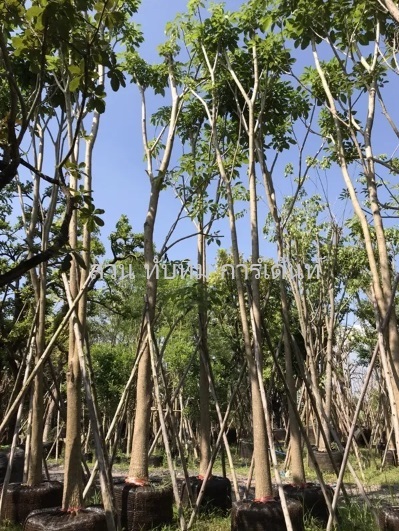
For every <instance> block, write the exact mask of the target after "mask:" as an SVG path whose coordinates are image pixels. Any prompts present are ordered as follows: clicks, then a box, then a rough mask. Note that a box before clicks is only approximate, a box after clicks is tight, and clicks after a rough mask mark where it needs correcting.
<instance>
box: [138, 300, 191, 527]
mask: <svg viewBox="0 0 399 531" xmlns="http://www.w3.org/2000/svg"><path fill="white" fill-rule="evenodd" d="M146 318H147V341H148V347H149V351H150V359H151V369H152V377H153V381H154V392H155V399H156V401H157V406H158V415H159V422H160V424H161V428H162V437H163V439H164V445H165V453H166V457H167V460H168V467H169V471H170V476H171V480H172V486H173V494H174V497H175V501H176V505H177V510H178V513H179V522H180V529H182V531H185V530H186V529H187V525H186V521H185V519H184V515H183V508H182V504H181V501H180V495H179V488H178V486H177V478H176V472H175V469H174V467H173V458H172V454H171V452H170V446H169V441H168V432H167V429H166V424H165V416H164V412H163V407H162V400H161V394H160V391H159V380H158V374H157V368H156V359H155V352H154V345H153V341H152V334H151V322H150V317H149V315H148V310H147V314H146Z"/></svg>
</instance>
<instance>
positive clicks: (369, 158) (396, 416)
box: [312, 42, 399, 455]
mask: <svg viewBox="0 0 399 531" xmlns="http://www.w3.org/2000/svg"><path fill="white" fill-rule="evenodd" d="M312 50H313V57H314V62H315V66H316V70H317V72H318V74H319V77H320V80H321V82H322V85H323V89H324V91H325V94H326V98H327V102H328V105H329V110H330V112H331V115H332V117H333V120H334V124H335V131H336V149H337V155H338V161H339V165H340V168H341V172H342V175H343V178H344V181H345V184H346V186H347V189H348V192H349V195H350V198H351V201H352V204H353V207H354V211H355V214H356V216H357V217H358V219H359V221H360V225H361V228H362V232H363V238H364V244H365V248H366V252H367V258H368V261H369V266H370V273H371V278H372V290H373V295H374V298H375V302H376V306H377V311H378V315H377V326H378V327H379V326H380V323H381V319H382V318H383V317H384V315H385V314H386V312H387V308H388V304H389V300H390V297H391V294H392V280H391V271H390V264H389V259H388V252H387V246H386V240H385V233H384V227H383V222H382V217H381V212H380V207H379V202H378V196H377V187H376V183H375V172H374V162H373V154H372V147H371V133H372V128H373V123H374V115H375V93H376V81H373V82H372V83H371V84H370V87H369V99H368V114H367V122H366V127H365V130H364V144H365V155H366V156H365V157H364V155H363V152H362V150H361V148H360V147H359V146H358V143H357V141H356V138H355V135H353V139H354V143H355V146H356V147H357V148H358V153H359V157H360V159H361V161H362V163H363V167H364V173H365V175H366V179H367V187H368V193H369V200H370V206H371V210H372V214H373V221H374V228H375V234H376V241H377V249H378V257H379V261H378V263H377V260H376V258H375V255H374V247H373V243H372V238H371V234H370V227H369V224H368V221H367V218H366V216H365V214H364V212H363V210H362V207H361V205H360V203H359V200H358V197H357V195H356V191H355V189H354V186H353V184H352V181H351V178H350V175H349V171H348V166H347V161H346V156H345V150H344V146H343V138H342V132H341V123H340V118H339V116H338V112H337V108H336V105H335V101H334V98H333V96H332V93H331V90H330V87H329V85H328V81H327V78H326V76H325V73H324V71H323V68H322V66H321V63H320V60H319V57H318V53H317V50H316V45H315V43H314V42H312ZM374 53H375V54H377V53H378V51H377V49H375V52H374ZM362 64H363V65H364V64H365V65H368V63H367V62H363V61H362ZM375 64H376V60H373V66H369V65H368V66H367V70H368V73H369V74H370V75H372V74H374V71H373V68H375ZM386 340H387V346H388V349H387V355H388V360H387V367H386V370H385V374H386V378H388V379H389V380H390V382H387V386H389V385H390V386H391V388H392V393H390V395H389V397H390V405H391V415H392V417H393V419H392V421H393V426H394V434H395V443H396V449H397V452H398V455H399V381H398V380H399V378H398V374H399V332H398V329H397V319H396V312H395V309H394V308H393V311H392V313H391V317H390V320H389V324H388V333H387V334H386ZM380 354H381V355H382V352H381V351H380ZM388 365H389V367H388Z"/></svg>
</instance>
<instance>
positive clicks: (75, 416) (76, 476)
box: [62, 92, 83, 511]
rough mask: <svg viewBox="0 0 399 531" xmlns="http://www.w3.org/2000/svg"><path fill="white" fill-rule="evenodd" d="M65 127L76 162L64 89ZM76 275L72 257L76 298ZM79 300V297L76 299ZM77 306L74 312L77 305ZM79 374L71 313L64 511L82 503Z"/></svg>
mask: <svg viewBox="0 0 399 531" xmlns="http://www.w3.org/2000/svg"><path fill="white" fill-rule="evenodd" d="M65 100H66V113H67V127H68V140H69V146H70V147H72V148H73V149H72V152H71V160H72V162H74V163H76V161H77V160H78V148H79V145H78V144H77V145H75V146H74V140H73V138H74V135H73V130H72V121H73V118H72V115H73V113H72V102H71V95H70V93H68V92H66V93H65ZM69 186H70V189H71V191H72V193H73V191H75V190H77V188H78V180H77V176H76V173H75V172H71V174H70V182H69ZM77 231H78V213H77V210H74V212H73V214H72V218H71V221H70V224H69V245H70V246H71V248H72V249H76V248H77V243H78V235H77ZM78 285H79V275H78V264H77V262H76V259H75V258H73V259H72V262H71V268H70V277H69V290H70V293H71V297H72V299H75V298H76V295H77V293H78ZM79 303H80V301H79ZM80 307H81V306H80V304H79V307H78V313H79V308H80ZM81 384H82V376H81V371H80V364H79V355H78V350H77V346H76V341H75V332H74V318H73V316H72V317H71V320H70V322H69V349H68V368H67V372H66V394H67V407H66V437H65V459H64V491H63V498H62V508H63V510H65V511H67V510H69V509H71V508H80V507H82V506H83V475H82V467H81V461H82V450H81V427H80V421H81V411H82V397H81Z"/></svg>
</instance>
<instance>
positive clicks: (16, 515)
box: [4, 481, 63, 524]
mask: <svg viewBox="0 0 399 531" xmlns="http://www.w3.org/2000/svg"><path fill="white" fill-rule="evenodd" d="M62 489H63V486H62V483H60V482H59V481H44V482H43V483H40V485H35V486H34V487H29V486H28V485H21V484H20V483H10V484H9V485H8V489H7V495H6V499H5V504H4V517H5V519H6V520H10V522H14V523H17V524H23V523H24V521H25V518H26V517H27V516H28V514H29V513H30V512H32V511H34V510H36V509H44V508H51V507H59V506H60V505H61V503H62Z"/></svg>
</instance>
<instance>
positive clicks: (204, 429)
mask: <svg viewBox="0 0 399 531" xmlns="http://www.w3.org/2000/svg"><path fill="white" fill-rule="evenodd" d="M198 264H199V265H201V272H202V276H201V278H199V279H198V283H199V292H200V297H199V303H198V326H199V333H200V341H199V345H198V349H199V355H200V381H199V393H200V425H199V436H200V468H199V473H200V476H205V474H206V471H207V469H208V466H209V463H210V459H211V418H210V400H209V398H210V396H209V383H208V372H207V368H206V366H205V363H204V361H205V360H207V362H208V364H209V351H208V331H207V302H206V253H205V238H204V235H203V224H202V223H201V222H200V224H199V234H198Z"/></svg>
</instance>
